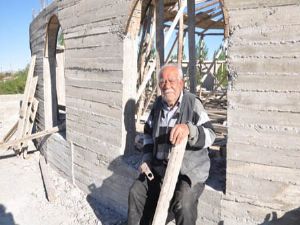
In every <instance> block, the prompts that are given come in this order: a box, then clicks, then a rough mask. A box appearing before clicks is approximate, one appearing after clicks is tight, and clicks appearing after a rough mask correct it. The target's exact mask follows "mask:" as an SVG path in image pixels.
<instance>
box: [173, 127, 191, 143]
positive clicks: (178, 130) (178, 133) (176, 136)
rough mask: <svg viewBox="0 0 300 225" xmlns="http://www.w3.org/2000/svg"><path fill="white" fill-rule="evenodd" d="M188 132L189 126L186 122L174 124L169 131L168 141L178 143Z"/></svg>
mask: <svg viewBox="0 0 300 225" xmlns="http://www.w3.org/2000/svg"><path fill="white" fill-rule="evenodd" d="M189 133H190V130H189V127H188V125H186V124H176V125H175V127H173V128H172V130H171V133H170V142H171V143H172V144H173V145H177V144H180V143H181V142H182V140H183V139H184V138H185V137H187V136H188V135H189Z"/></svg>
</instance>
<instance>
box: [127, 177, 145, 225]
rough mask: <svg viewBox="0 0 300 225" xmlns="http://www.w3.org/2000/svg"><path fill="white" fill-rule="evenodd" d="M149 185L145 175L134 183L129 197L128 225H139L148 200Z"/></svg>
mask: <svg viewBox="0 0 300 225" xmlns="http://www.w3.org/2000/svg"><path fill="white" fill-rule="evenodd" d="M147 192H148V184H147V180H146V179H145V176H144V175H140V177H139V178H138V179H137V180H136V181H135V182H134V183H133V185H132V186H131V188H130V191H129V196H128V222H127V224H128V225H139V224H140V220H141V218H142V216H143V211H144V206H145V203H146V199H147Z"/></svg>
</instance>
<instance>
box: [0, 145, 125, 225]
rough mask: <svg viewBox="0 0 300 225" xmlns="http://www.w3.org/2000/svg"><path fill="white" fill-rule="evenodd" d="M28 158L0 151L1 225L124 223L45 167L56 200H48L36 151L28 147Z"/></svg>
mask: <svg viewBox="0 0 300 225" xmlns="http://www.w3.org/2000/svg"><path fill="white" fill-rule="evenodd" d="M29 150H30V152H31V154H29V158H28V159H23V158H22V157H16V156H15V155H14V153H13V151H11V150H9V151H3V150H1V151H0V224H1V225H16V224H18V225H79V224H80V225H113V224H114V225H117V224H124V220H122V219H121V218H120V217H119V216H118V215H117V214H115V213H114V212H113V211H111V210H110V209H107V208H105V207H103V206H101V205H98V207H97V211H95V207H93V208H94V210H93V209H92V208H91V206H90V204H89V203H88V201H87V200H86V197H87V195H86V194H85V193H83V192H82V191H81V190H79V189H78V188H77V187H76V186H74V185H72V184H70V183H69V182H68V181H67V180H65V179H64V178H62V177H61V176H59V175H58V174H57V173H56V171H54V170H53V169H51V168H50V169H49V172H50V179H51V181H52V182H53V184H54V187H55V194H56V199H55V201H54V202H51V203H50V202H48V201H47V199H46V195H45V189H44V186H43V181H42V177H41V172H40V168H39V154H40V153H39V152H38V151H35V149H34V146H33V145H31V146H30V148H29Z"/></svg>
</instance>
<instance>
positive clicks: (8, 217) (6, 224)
mask: <svg viewBox="0 0 300 225" xmlns="http://www.w3.org/2000/svg"><path fill="white" fill-rule="evenodd" d="M5 211H6V208H5V206H4V205H2V204H0V224H3V225H17V224H16V223H15V221H14V217H13V215H12V214H11V213H7V212H5Z"/></svg>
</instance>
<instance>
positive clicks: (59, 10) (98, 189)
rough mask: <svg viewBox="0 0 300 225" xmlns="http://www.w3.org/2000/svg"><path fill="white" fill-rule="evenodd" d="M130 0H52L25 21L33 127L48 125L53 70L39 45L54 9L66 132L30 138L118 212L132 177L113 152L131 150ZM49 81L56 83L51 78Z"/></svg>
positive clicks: (132, 54)
mask: <svg viewBox="0 0 300 225" xmlns="http://www.w3.org/2000/svg"><path fill="white" fill-rule="evenodd" d="M131 4H132V3H131V1H126V0H121V1H108V0H107V1H105V0H102V1H98V0H97V1H96V0H82V1H73V0H65V1H54V2H53V3H52V4H51V5H49V6H48V7H47V8H45V9H44V10H43V11H42V12H41V13H40V14H39V15H38V16H37V17H36V18H35V19H34V20H33V22H32V24H31V26H30V46H31V52H32V54H36V55H37V60H36V67H35V75H36V76H38V77H39V79H38V87H37V92H36V97H37V98H38V100H39V101H40V105H39V109H38V115H37V120H36V125H37V129H38V130H43V129H45V128H47V127H49V126H51V123H50V125H49V124H48V125H47V116H49V106H47V101H48V100H47V88H49V85H50V84H49V83H51V81H50V80H51V79H52V78H53V76H55V74H54V75H53V74H51V72H50V73H49V62H48V61H49V58H48V57H47V52H46V50H45V49H47V40H48V38H49V37H50V35H49V33H48V34H47V31H48V30H49V29H48V28H49V27H48V26H49V24H48V23H49V20H50V18H52V17H53V16H54V15H55V16H57V18H58V22H59V24H60V26H61V28H62V32H63V35H64V47H65V63H64V64H65V68H64V74H65V85H66V86H65V91H66V136H65V137H64V135H60V134H54V135H51V136H50V137H48V138H47V139H44V140H39V141H38V143H37V144H38V145H40V144H41V143H42V144H43V145H41V150H42V151H44V154H45V155H46V156H47V159H48V161H49V162H50V164H51V165H52V166H53V167H54V168H56V169H57V170H58V171H59V172H60V173H61V174H62V175H64V176H65V177H67V178H68V179H69V180H70V181H71V182H73V183H75V184H76V185H78V186H79V187H80V188H82V189H83V190H85V191H86V192H87V193H91V195H92V196H93V197H95V198H98V199H100V198H101V201H102V202H103V204H105V203H108V204H110V205H114V206H115V207H116V208H119V209H120V210H121V212H122V213H123V214H125V211H126V207H127V193H128V188H129V186H130V184H131V183H132V179H133V178H134V177H135V171H134V169H133V168H132V167H130V166H127V165H126V163H124V162H123V160H121V159H120V158H121V157H122V156H123V155H124V154H127V153H130V152H131V151H132V149H133V141H134V135H135V127H134V113H132V112H134V106H135V100H134V98H133V97H134V95H135V91H136V90H135V88H136V86H135V83H134V82H132V81H133V80H136V78H135V76H136V71H135V68H136V58H135V54H136V51H135V49H134V48H135V40H134V39H133V38H131V37H130V36H129V35H128V36H127V35H126V34H125V31H124V30H125V26H126V25H127V20H128V15H129V10H130V7H131ZM127 54H129V55H130V57H128V56H127ZM124 59H126V60H124ZM48 75H50V77H48V78H47V76H48ZM51 76H52V77H51ZM47 82H48V83H47ZM47 85H48V86H47ZM50 88H52V89H53V88H55V82H54V85H53V84H52V87H51V85H50ZM50 110H51V109H50ZM123 167H126V168H123ZM116 202H118V204H115V203H116Z"/></svg>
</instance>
